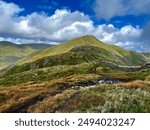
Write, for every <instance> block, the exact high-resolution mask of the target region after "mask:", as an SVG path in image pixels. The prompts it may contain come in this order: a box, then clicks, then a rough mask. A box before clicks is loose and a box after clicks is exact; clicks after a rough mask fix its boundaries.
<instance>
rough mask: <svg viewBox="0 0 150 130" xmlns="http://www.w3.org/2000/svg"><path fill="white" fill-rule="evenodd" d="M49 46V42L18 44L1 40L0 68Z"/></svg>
mask: <svg viewBox="0 0 150 130" xmlns="http://www.w3.org/2000/svg"><path fill="white" fill-rule="evenodd" d="M47 47H49V45H47V44H24V45H16V44H13V43H10V42H5V41H3V42H0V68H1V67H5V66H7V65H10V64H12V63H15V62H16V61H18V60H20V59H22V58H23V57H25V56H27V55H30V54H32V53H34V52H37V51H39V50H42V49H45V48H47Z"/></svg>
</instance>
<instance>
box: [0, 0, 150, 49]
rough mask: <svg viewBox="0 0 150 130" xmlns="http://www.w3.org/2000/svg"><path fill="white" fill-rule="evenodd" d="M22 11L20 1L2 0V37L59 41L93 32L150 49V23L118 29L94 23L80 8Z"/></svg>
mask: <svg viewBox="0 0 150 130" xmlns="http://www.w3.org/2000/svg"><path fill="white" fill-rule="evenodd" d="M116 1H117V0H116ZM132 1H133V0H132ZM8 10H9V12H8ZM20 11H23V9H21V8H20V7H18V6H17V5H15V4H13V3H6V2H4V1H1V0H0V16H3V17H2V18H1V19H0V23H1V24H0V41H3V40H7V41H12V42H15V43H21V42H22V43H27V42H34V43H35V42H37V43H38V42H46V43H54V44H56V43H62V42H65V41H68V40H71V39H73V38H76V37H79V36H83V35H87V34H91V35H94V36H96V37H97V38H99V39H100V40H102V41H103V42H106V43H110V44H116V45H119V46H122V47H124V48H127V49H134V50H138V51H150V48H149V47H148V46H149V42H145V41H150V39H149V29H150V24H148V25H147V27H145V29H141V28H139V27H133V26H131V25H126V26H124V27H122V28H120V29H119V28H116V27H114V25H112V24H109V25H106V24H102V25H97V26H95V25H94V23H93V21H92V20H91V19H90V17H89V16H88V15H85V14H84V13H81V12H79V11H74V12H71V11H69V10H66V9H63V10H56V11H55V13H54V14H53V15H51V16H49V15H47V14H45V13H41V14H39V13H37V12H33V13H32V14H28V15H27V16H19V15H18V13H19V12H20ZM144 37H145V38H144ZM145 39H147V40H145Z"/></svg>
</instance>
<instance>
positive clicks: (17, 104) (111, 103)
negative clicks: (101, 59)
mask: <svg viewBox="0 0 150 130" xmlns="http://www.w3.org/2000/svg"><path fill="white" fill-rule="evenodd" d="M83 76H84V77H85V76H87V79H90V80H91V78H92V77H93V76H94V75H83ZM80 78H83V77H82V76H81V75H80V76H77V77H76V76H70V77H68V78H67V79H66V80H65V79H64V80H63V79H60V80H55V81H54V80H53V81H51V82H48V81H46V82H43V83H41V84H32V83H28V84H20V85H18V86H13V87H2V88H1V89H0V112H106V113H107V112H131V113H134V112H150V82H149V81H141V80H137V81H132V82H127V83H120V84H112V85H97V86H96V87H95V88H90V89H80V90H75V89H72V86H75V85H78V84H81V82H84V81H86V79H85V80H80ZM75 79H76V81H75ZM71 81H75V82H71Z"/></svg>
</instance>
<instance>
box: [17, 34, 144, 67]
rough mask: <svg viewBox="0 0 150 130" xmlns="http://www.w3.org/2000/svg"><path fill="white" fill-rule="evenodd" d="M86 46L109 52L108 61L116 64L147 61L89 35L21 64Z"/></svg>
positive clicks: (141, 56) (42, 52)
mask: <svg viewBox="0 0 150 130" xmlns="http://www.w3.org/2000/svg"><path fill="white" fill-rule="evenodd" d="M84 45H86V46H87V45H88V46H94V47H98V48H99V49H101V50H103V52H107V53H109V54H110V55H109V56H107V59H113V60H116V62H119V63H121V64H129V65H132V64H141V63H143V62H144V61H145V57H144V56H143V55H141V54H139V53H136V52H133V51H132V52H131V51H127V50H124V49H122V48H120V47H118V46H115V45H108V44H105V43H102V42H101V41H99V40H98V39H96V38H95V37H94V36H89V35H88V36H83V37H79V38H76V39H74V40H71V41H69V42H66V43H63V44H60V45H58V46H54V47H51V48H48V49H46V50H43V51H41V52H39V53H37V54H35V55H32V56H31V57H28V58H26V59H24V60H23V61H21V62H20V63H19V64H24V63H28V62H31V59H32V61H36V60H38V59H41V58H43V57H47V56H54V55H60V54H64V53H67V52H69V51H70V50H71V49H73V48H75V47H79V46H84ZM101 57H105V55H101ZM137 57H138V59H137ZM133 59H134V60H133Z"/></svg>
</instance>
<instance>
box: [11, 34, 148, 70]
mask: <svg viewBox="0 0 150 130" xmlns="http://www.w3.org/2000/svg"><path fill="white" fill-rule="evenodd" d="M101 61H110V62H114V63H116V64H120V65H143V64H145V63H146V62H147V58H146V57H145V56H144V55H143V54H140V53H137V52H135V51H128V50H125V49H123V48H121V47H118V46H115V45H109V44H105V43H102V42H101V41H99V40H98V39H97V38H96V37H94V36H89V35H87V36H83V37H79V38H76V39H74V40H71V41H69V42H66V43H63V44H60V45H57V46H53V47H50V48H47V49H45V50H42V51H39V52H37V53H35V54H32V55H29V56H28V57H25V58H24V59H23V60H21V61H19V62H18V63H17V64H16V66H14V67H13V68H12V70H13V73H20V72H22V71H27V70H30V69H38V68H44V67H50V66H56V65H74V64H80V63H95V62H101Z"/></svg>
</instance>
